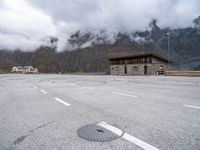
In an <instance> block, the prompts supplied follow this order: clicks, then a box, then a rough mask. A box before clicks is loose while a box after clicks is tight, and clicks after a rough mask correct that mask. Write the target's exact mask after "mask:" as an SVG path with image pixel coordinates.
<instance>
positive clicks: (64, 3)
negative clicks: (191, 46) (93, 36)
mask: <svg viewBox="0 0 200 150" xmlns="http://www.w3.org/2000/svg"><path fill="white" fill-rule="evenodd" d="M199 15H200V1H199V0H0V49H3V48H7V49H16V48H18V49H22V50H34V49H35V48H37V47H39V46H40V45H41V44H45V43H44V42H42V41H41V39H43V38H44V37H45V36H49V35H50V36H56V37H58V39H59V42H58V50H59V51H60V50H62V49H64V47H67V42H66V41H67V39H68V37H69V36H70V34H72V33H74V32H76V31H77V30H81V31H90V32H98V31H99V30H102V29H104V30H107V31H108V33H109V34H113V33H116V32H118V31H121V32H130V31H138V30H139V31H141V30H145V28H146V27H147V26H148V24H149V22H150V21H151V20H152V19H154V18H155V19H157V20H158V25H159V26H160V27H162V28H164V27H173V28H179V27H188V26H191V25H192V20H193V19H194V18H196V17H198V16H199Z"/></svg>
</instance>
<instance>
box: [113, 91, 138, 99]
mask: <svg viewBox="0 0 200 150" xmlns="http://www.w3.org/2000/svg"><path fill="white" fill-rule="evenodd" d="M113 94H117V95H121V96H128V97H132V98H137V96H135V95H130V94H125V93H119V92H113Z"/></svg>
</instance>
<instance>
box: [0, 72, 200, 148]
mask: <svg viewBox="0 0 200 150" xmlns="http://www.w3.org/2000/svg"><path fill="white" fill-rule="evenodd" d="M91 124H93V125H97V126H100V127H102V128H105V130H107V131H110V132H112V133H113V134H115V135H118V134H120V131H122V132H123V133H122V134H120V135H119V137H118V138H116V139H115V140H108V141H104V142H92V141H87V140H85V139H82V138H80V137H79V136H78V133H77V132H78V131H79V129H80V128H82V127H84V126H85V125H91ZM100 131H101V130H100ZM102 132H103V131H102ZM97 134H98V133H97ZM97 136H98V135H97ZM27 149H28V150H36V149H37V150H39V149H41V150H50V149H51V150H58V149H59V150H140V149H148V150H157V149H159V150H199V149H200V78H198V77H165V76H97V75H96V76H95V75H94V76H89V75H53V74H52V75H51V74H41V75H19V74H18V75H17V74H8V75H0V150H27Z"/></svg>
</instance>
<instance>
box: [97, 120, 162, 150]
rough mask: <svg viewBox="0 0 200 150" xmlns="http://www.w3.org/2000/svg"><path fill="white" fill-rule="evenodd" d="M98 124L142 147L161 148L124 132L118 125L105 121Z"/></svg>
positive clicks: (147, 149) (149, 148)
mask: <svg viewBox="0 0 200 150" xmlns="http://www.w3.org/2000/svg"><path fill="white" fill-rule="evenodd" d="M97 125H99V126H101V127H103V128H105V129H107V130H109V131H111V132H113V133H115V134H117V135H118V136H121V138H123V139H125V140H127V141H129V142H131V143H133V144H135V145H137V146H139V147H140V148H142V149H144V150H159V149H158V148H156V147H154V146H152V145H150V144H148V143H146V142H144V141H142V140H140V139H138V138H136V137H134V136H132V135H130V134H128V133H124V134H123V133H122V131H121V130H120V129H118V128H117V127H114V126H112V125H110V124H108V123H106V122H104V121H103V122H100V123H98V124H97ZM122 134H123V135H122Z"/></svg>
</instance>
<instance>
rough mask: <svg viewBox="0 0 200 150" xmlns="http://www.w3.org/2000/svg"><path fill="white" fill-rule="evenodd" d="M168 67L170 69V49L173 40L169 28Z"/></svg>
mask: <svg viewBox="0 0 200 150" xmlns="http://www.w3.org/2000/svg"><path fill="white" fill-rule="evenodd" d="M167 36H168V69H169V61H170V51H171V41H170V32H169V30H168V33H167Z"/></svg>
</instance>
